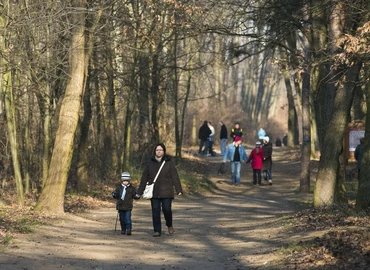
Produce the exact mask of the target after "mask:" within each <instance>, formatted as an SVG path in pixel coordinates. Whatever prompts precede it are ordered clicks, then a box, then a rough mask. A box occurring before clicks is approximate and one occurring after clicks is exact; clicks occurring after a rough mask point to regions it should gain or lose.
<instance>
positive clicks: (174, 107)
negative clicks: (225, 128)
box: [0, 0, 370, 213]
mask: <svg viewBox="0 0 370 270" xmlns="http://www.w3.org/2000/svg"><path fill="white" fill-rule="evenodd" d="M369 7H370V4H369V3H367V1H356V2H355V3H353V1H333V0H331V1H318V0H316V1H315V0H314V1H305V0H300V1H295V0H274V1H213V0H211V1H190V0H189V1H186V0H184V1H178V0H163V1H156V0H135V1H122V0H109V1H99V0H98V1H89V0H67V1H45V0H43V1H42V0H33V1H28V0H23V1H15V0H5V1H3V2H2V4H0V45H1V48H0V53H1V57H0V61H1V62H0V75H1V76H0V95H1V98H0V126H1V129H0V142H1V144H0V149H1V151H0V160H1V162H2V164H3V166H2V167H3V171H4V170H8V174H7V175H11V176H12V177H11V180H10V179H8V178H9V177H7V176H6V175H5V176H4V177H3V179H2V181H3V183H4V181H12V182H13V181H14V184H15V186H16V191H17V197H18V203H19V204H20V205H22V204H23V202H24V194H27V193H30V192H37V193H39V194H40V197H39V200H38V203H37V206H36V209H37V210H41V211H46V212H50V213H60V212H63V211H64V210H63V203H64V193H65V190H66V186H67V182H68V181H75V183H76V189H77V190H78V191H79V192H86V191H88V187H89V181H90V180H89V179H92V178H93V179H101V181H104V179H108V178H112V177H114V176H115V175H117V174H119V172H121V171H122V170H124V169H127V170H129V169H131V168H134V167H135V166H140V164H141V163H142V161H143V159H144V157H146V156H147V155H148V154H149V153H150V152H151V150H152V149H151V146H152V145H153V144H154V143H156V142H158V141H163V142H165V143H167V144H168V145H172V146H173V148H174V153H175V155H176V156H178V157H181V156H182V149H183V147H184V146H187V145H194V143H195V142H196V140H197V136H196V130H197V128H198V126H199V125H200V123H201V122H202V121H203V120H206V118H209V119H210V118H213V119H212V120H213V121H218V120H219V119H221V118H224V117H225V115H227V117H228V119H227V120H229V121H230V122H231V120H232V119H235V118H236V117H239V118H242V119H244V120H245V121H246V123H247V124H248V126H249V128H250V129H251V130H255V128H256V127H257V126H258V123H261V122H264V123H267V122H268V120H269V119H270V118H272V117H273V116H276V115H278V114H279V113H282V112H281V106H280V104H279V102H278V100H279V99H278V97H279V95H280V90H281V87H280V82H283V83H284V84H285V88H286V89H285V90H286V93H287V94H286V95H287V97H286V99H287V101H288V117H287V125H288V139H289V142H288V145H298V144H299V145H301V153H302V157H301V164H302V170H301V171H302V173H301V176H300V181H301V192H309V188H310V175H309V168H310V157H311V156H312V155H313V153H315V152H316V151H317V150H318V151H320V153H321V159H320V166H319V173H318V177H317V179H316V187H315V199H314V204H315V206H317V207H321V206H327V205H332V204H334V203H338V202H345V190H344V188H343V186H344V185H343V181H344V177H343V165H342V164H343V159H344V158H345V157H344V156H343V147H342V145H343V144H342V141H343V137H344V134H345V132H346V127H347V124H348V123H349V122H351V121H353V120H363V121H366V116H367V114H366V107H367V103H368V99H367V97H368V96H369V95H368V93H367V90H368V89H369V87H368V86H369V85H368V78H369V74H368V73H369V72H368V68H367V66H368V55H369V54H368V53H369V52H368V50H369V49H368V48H369V37H368V31H369V10H370V9H369ZM366 122H368V121H366ZM369 128H370V127H369ZM367 129H368V128H366V130H367ZM253 132H254V131H253ZM368 145H370V141H369V140H368V139H365V154H364V158H363V164H365V165H364V167H365V168H366V167H368V168H370V166H367V164H368V163H369V162H370V156H369V154H368V153H369V150H367V149H368V148H369V146H368ZM133 153H135V155H133ZM363 171H364V173H362V174H361V178H360V182H359V185H360V188H359V190H360V189H361V192H359V194H358V199H357V206H358V207H359V208H365V207H368V206H369V203H370V195H369V194H370V192H369V191H370V190H369V187H370V185H369V181H370V177H366V175H370V171H366V169H364V170H363ZM2 174H3V175H4V173H2Z"/></svg>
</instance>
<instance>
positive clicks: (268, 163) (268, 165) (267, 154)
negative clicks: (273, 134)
mask: <svg viewBox="0 0 370 270" xmlns="http://www.w3.org/2000/svg"><path fill="white" fill-rule="evenodd" d="M262 150H263V154H264V157H263V161H262V170H263V178H264V179H265V181H268V182H269V185H272V171H271V170H272V143H271V142H270V138H269V137H268V136H265V137H264V138H263V145H262Z"/></svg>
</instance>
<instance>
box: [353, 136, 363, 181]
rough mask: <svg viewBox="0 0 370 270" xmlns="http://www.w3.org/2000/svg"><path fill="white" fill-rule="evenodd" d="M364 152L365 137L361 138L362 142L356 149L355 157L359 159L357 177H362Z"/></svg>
mask: <svg viewBox="0 0 370 270" xmlns="http://www.w3.org/2000/svg"><path fill="white" fill-rule="evenodd" d="M363 153H364V138H361V139H360V144H358V145H357V146H356V149H355V159H356V161H357V179H360V170H361V160H362V155H363Z"/></svg>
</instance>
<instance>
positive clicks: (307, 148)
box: [300, 6, 312, 193]
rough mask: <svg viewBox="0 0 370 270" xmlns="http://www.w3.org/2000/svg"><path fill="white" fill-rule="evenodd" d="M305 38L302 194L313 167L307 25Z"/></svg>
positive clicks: (305, 9)
mask: <svg viewBox="0 0 370 270" xmlns="http://www.w3.org/2000/svg"><path fill="white" fill-rule="evenodd" d="M308 10H309V8H308V6H305V8H304V14H305V16H304V19H305V21H309V19H310V13H309V12H308ZM304 34H305V35H304V36H303V42H302V43H303V50H304V60H303V61H304V62H303V73H302V131H303V138H302V145H301V177H300V191H301V193H309V192H310V173H311V172H310V167H311V166H310V165H311V129H310V120H311V117H310V81H311V61H312V59H311V46H310V45H311V27H310V25H308V24H307V25H305V33H304Z"/></svg>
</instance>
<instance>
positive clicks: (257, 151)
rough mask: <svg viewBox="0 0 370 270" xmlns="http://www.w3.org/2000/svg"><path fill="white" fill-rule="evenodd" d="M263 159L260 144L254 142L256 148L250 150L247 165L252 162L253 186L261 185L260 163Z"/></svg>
mask: <svg viewBox="0 0 370 270" xmlns="http://www.w3.org/2000/svg"><path fill="white" fill-rule="evenodd" d="M263 158H264V154H263V150H262V143H261V142H260V141H257V142H256V147H255V148H253V149H252V151H251V153H250V155H249V157H248V160H247V163H249V162H252V169H253V185H257V180H258V185H262V183H261V178H262V177H261V170H262V161H263Z"/></svg>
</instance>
